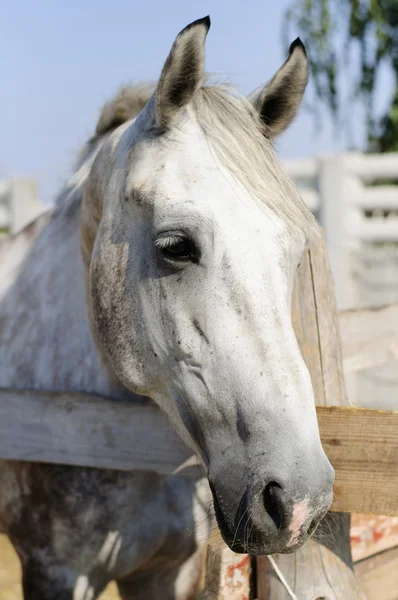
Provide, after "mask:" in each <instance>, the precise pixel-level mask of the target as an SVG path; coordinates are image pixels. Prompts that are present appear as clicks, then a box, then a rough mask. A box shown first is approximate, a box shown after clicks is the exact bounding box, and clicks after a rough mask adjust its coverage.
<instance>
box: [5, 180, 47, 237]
mask: <svg viewBox="0 0 398 600" xmlns="http://www.w3.org/2000/svg"><path fill="white" fill-rule="evenodd" d="M44 210H45V206H43V205H42V204H41V202H40V200H39V194H38V189H37V183H36V181H35V180H34V179H27V178H15V179H12V180H11V185H10V215H11V222H10V233H15V232H17V231H20V230H21V229H22V228H23V227H25V225H27V224H28V223H30V222H31V221H33V220H34V219H35V218H36V217H38V216H39V214H40V213H42V212H43V211H44Z"/></svg>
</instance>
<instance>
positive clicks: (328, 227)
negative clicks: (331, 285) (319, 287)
mask: <svg viewBox="0 0 398 600" xmlns="http://www.w3.org/2000/svg"><path fill="white" fill-rule="evenodd" d="M352 155H354V153H347V154H340V155H337V156H320V157H319V158H318V160H317V162H318V181H317V186H318V190H319V196H320V205H319V220H320V223H321V225H322V227H323V229H324V233H325V239H326V244H327V247H328V251H329V260H330V265H331V269H332V273H333V277H334V282H335V289H336V299H337V306H338V308H339V310H344V309H347V308H353V307H354V306H356V303H357V298H356V290H355V281H354V277H355V276H354V271H355V268H354V264H353V248H354V247H355V245H356V243H357V239H356V236H355V235H353V234H354V232H355V228H356V224H357V221H358V219H359V216H360V215H359V212H358V209H357V208H356V207H355V203H354V201H353V200H354V198H355V196H356V195H358V194H360V193H361V187H362V184H361V181H360V179H359V178H358V177H356V176H355V175H354V174H352V173H350V171H349V169H348V168H346V164H347V163H348V162H349V160H350V159H351V156H352Z"/></svg>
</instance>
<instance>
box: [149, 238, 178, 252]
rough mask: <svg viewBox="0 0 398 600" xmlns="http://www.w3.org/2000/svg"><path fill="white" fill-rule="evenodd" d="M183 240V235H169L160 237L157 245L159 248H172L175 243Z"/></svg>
mask: <svg viewBox="0 0 398 600" xmlns="http://www.w3.org/2000/svg"><path fill="white" fill-rule="evenodd" d="M181 240H183V237H182V236H180V235H168V236H164V237H160V238H158V239H157V240H156V242H155V245H156V247H157V248H160V249H161V250H164V249H165V248H170V247H171V246H173V245H174V244H178V242H181Z"/></svg>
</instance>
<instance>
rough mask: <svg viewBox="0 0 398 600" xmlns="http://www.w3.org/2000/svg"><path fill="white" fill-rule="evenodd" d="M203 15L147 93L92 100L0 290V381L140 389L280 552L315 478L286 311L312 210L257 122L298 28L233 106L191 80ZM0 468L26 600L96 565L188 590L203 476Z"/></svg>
mask: <svg viewBox="0 0 398 600" xmlns="http://www.w3.org/2000/svg"><path fill="white" fill-rule="evenodd" d="M208 26H209V22H208V20H206V19H204V20H200V21H198V22H195V23H194V24H192V25H191V26H188V27H187V28H186V29H185V30H183V32H181V34H180V35H179V36H178V37H177V39H176V42H175V44H174V46H173V48H172V50H171V53H170V55H169V57H168V59H167V61H166V63H165V66H164V68H163V71H162V74H161V77H160V80H159V83H158V86H157V88H156V91H155V92H154V93H153V94H152V96H151V98H150V100H149V101H148V102H146V100H147V99H148V97H147V96H146V97H144V96H145V94H144V96H143V93H142V90H138V91H137V92H136V93H135V94H134V90H132V91H130V92H128V91H123V92H122V93H121V94H119V96H118V97H117V98H116V100H115V102H114V103H112V104H110V105H107V106H106V107H105V109H104V111H103V113H102V115H101V118H100V121H99V123H98V126H97V132H96V136H95V137H94V139H93V140H91V141H90V142H89V143H88V144H87V146H86V147H85V149H84V152H83V154H82V157H81V159H80V163H79V166H78V169H77V171H76V173H75V174H74V175H73V177H72V178H71V180H70V181H69V182H68V184H67V186H66V188H65V189H64V191H63V192H62V194H61V196H60V198H59V200H58V202H57V206H56V208H55V210H54V212H53V214H52V215H51V216H47V217H46V219H47V220H46V222H44V221H43V227H38V228H37V230H36V233H35V236H34V239H31V240H30V242H26V243H25V245H24V244H23V243H22V246H23V247H24V250H23V251H22V252H21V255H20V258H19V259H18V261H17V262H18V263H20V264H18V269H17V270H16V271H15V273H14V274H13V276H12V277H11V275H9V278H8V288H7V289H4V290H3V296H2V299H1V304H0V318H1V339H0V383H1V385H2V386H3V387H12V388H20V389H24V388H31V389H45V390H57V391H70V392H73V391H80V392H84V391H86V392H90V393H96V394H101V395H106V396H108V397H110V398H114V399H115V400H118V399H124V400H128V401H131V402H139V403H145V402H153V401H155V402H156V403H157V404H158V405H159V406H160V408H161V409H162V410H163V411H164V412H165V413H166V414H167V415H168V417H169V420H170V422H171V424H172V425H173V427H174V428H175V429H176V430H177V433H178V434H179V435H180V436H181V438H182V439H184V440H185V441H186V443H187V444H188V445H190V446H191V447H192V448H193V449H194V451H195V452H196V453H197V455H198V456H199V458H200V460H201V461H202V464H203V466H204V468H205V471H206V474H207V478H208V480H209V481H210V487H211V492H212V497H213V502H214V507H215V513H216V517H217V521H218V524H219V526H220V529H221V532H222V535H223V537H224V539H225V541H226V542H227V543H228V544H229V545H230V546H231V547H232V548H233V549H234V550H237V551H239V552H252V553H264V552H265V553H268V552H277V551H282V552H283V551H288V552H290V551H293V550H295V549H297V548H298V547H299V546H300V545H301V544H302V543H303V542H304V541H305V539H306V538H307V536H308V535H309V534H310V533H311V530H312V529H313V528H314V527H315V526H316V525H317V523H318V521H319V519H320V518H321V517H322V515H323V514H324V513H325V511H326V510H327V508H328V506H329V504H330V499H331V485H332V481H333V472H332V469H331V467H330V465H329V463H328V462H327V460H326V457H325V455H324V453H323V450H322V448H321V445H320V439H319V432H318V429H317V423H316V414H315V408H314V400H313V395H312V389H311V383H310V379H309V375H308V371H307V370H306V367H305V365H304V362H303V360H302V358H301V356H300V353H299V350H298V347H297V342H296V340H295V336H294V333H293V329H292V325H291V318H290V302H291V294H292V286H293V279H294V273H295V268H296V266H297V263H298V260H299V258H300V255H301V253H302V251H303V249H304V246H305V238H306V235H309V234H311V231H312V230H315V226H314V224H313V221H312V219H311V216H310V215H309V213H308V211H306V209H305V208H304V207H303V205H302V203H301V201H300V200H299V199H298V198H297V195H296V194H295V192H294V189H293V188H292V186H291V184H290V182H289V181H288V179H287V178H286V177H285V175H284V174H283V172H282V170H281V169H280V167H279V166H278V163H277V161H276V158H275V156H274V153H273V150H272V145H271V143H270V141H269V138H271V137H272V135H273V133H272V131H273V130H274V132H275V133H279V132H280V131H281V130H283V129H284V128H285V127H286V126H287V125H288V123H289V122H290V120H291V118H292V117H293V116H294V114H295V112H296V110H297V108H298V105H299V103H300V100H301V97H302V94H303V92H304V89H305V85H306V81H307V63H306V59H305V53H304V51H303V48H302V46H300V44H298V43H296V44H295V45H293V46H292V48H291V52H290V57H289V59H288V60H287V62H286V63H285V65H284V66H283V67H282V69H281V70H280V71H279V72H278V73H277V75H276V76H275V77H274V79H273V80H272V81H271V82H270V84H268V85H267V86H265V87H262V88H259V89H258V90H256V92H255V93H254V94H253V95H252V97H251V98H250V102H251V104H252V106H253V107H254V108H251V106H250V104H249V102H247V101H246V100H244V99H242V98H240V97H238V96H236V97H235V96H233V95H231V94H230V93H229V92H228V91H227V90H225V89H222V88H212V87H209V88H203V87H202V82H203V72H204V71H203V62H204V40H205V37H206V34H207V30H208ZM144 105H145V107H144ZM138 112H139V116H138V117H137V118H136V119H135V120H134V117H136V115H137V113H138ZM235 130H236V131H235ZM284 198H285V199H286V203H284V202H283V200H284ZM21 235H24V234H21ZM25 236H26V233H25ZM12 247H13V246H12V245H11V250H12ZM0 252H1V248H0ZM264 265H265V266H264ZM0 479H1V482H2V493H1V496H0V521H1V522H2V524H3V526H4V528H5V530H6V532H7V533H8V535H9V536H10V539H11V541H12V542H13V544H14V545H15V547H16V549H17V551H18V553H19V556H20V558H21V562H22V568H23V583H24V593H25V598H26V599H27V600H36V599H39V598H40V599H41V600H52V599H55V598H62V599H63V598H65V599H72V598H73V599H74V600H78V599H82V600H88V599H93V598H95V597H97V595H98V594H99V593H100V591H101V590H102V589H103V588H104V586H105V585H106V584H107V583H108V581H110V580H112V579H116V580H117V581H118V585H119V589H120V592H121V595H122V597H123V598H125V599H126V600H127V599H129V598H137V599H140V598H154V599H156V598H162V599H163V598H170V600H172V599H177V600H186V599H188V598H190V597H192V596H193V594H194V592H195V589H196V585H197V581H198V576H199V570H200V569H199V566H200V552H201V545H202V544H203V543H204V541H205V540H206V537H207V536H208V533H209V519H210V517H209V510H208V503H209V499H210V497H211V496H210V489H209V486H208V483H207V480H203V479H198V480H193V479H189V478H184V477H164V476H160V475H158V474H156V473H144V472H135V473H131V474H129V473H117V472H114V471H109V470H98V469H82V468H77V467H65V466H54V465H40V464H28V463H11V462H9V463H6V462H1V463H0ZM193 532H194V533H193Z"/></svg>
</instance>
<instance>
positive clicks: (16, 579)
mask: <svg viewBox="0 0 398 600" xmlns="http://www.w3.org/2000/svg"><path fill="white" fill-rule="evenodd" d="M20 581H21V568H20V565H19V559H18V557H17V555H16V554H15V551H14V548H13V547H12V546H11V544H10V542H9V541H8V538H7V537H6V536H5V535H0V600H23V598H22V588H21V584H20ZM119 599H120V596H119V594H118V593H117V589H116V586H115V584H113V583H111V584H110V585H108V587H107V589H106V590H105V592H104V593H103V594H101V596H100V600H119Z"/></svg>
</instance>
